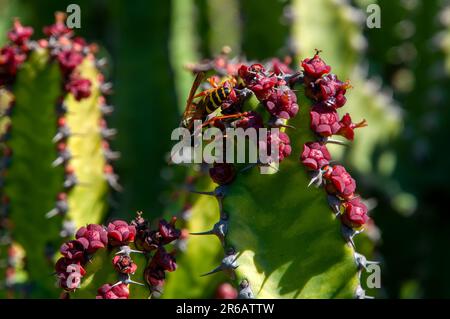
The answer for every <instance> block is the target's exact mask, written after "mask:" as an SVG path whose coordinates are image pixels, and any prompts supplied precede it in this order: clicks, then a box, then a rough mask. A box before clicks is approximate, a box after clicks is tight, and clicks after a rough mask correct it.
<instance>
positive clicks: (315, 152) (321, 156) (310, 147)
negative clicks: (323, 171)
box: [301, 142, 331, 170]
mask: <svg viewBox="0 0 450 319" xmlns="http://www.w3.org/2000/svg"><path fill="white" fill-rule="evenodd" d="M330 160H331V155H330V153H329V152H328V149H327V147H326V146H325V145H322V144H320V143H317V142H309V143H306V144H304V145H303V152H302V155H301V161H302V163H303V165H305V166H306V167H309V168H311V169H313V170H317V169H320V168H322V167H323V166H325V165H328V164H329V161H330Z"/></svg>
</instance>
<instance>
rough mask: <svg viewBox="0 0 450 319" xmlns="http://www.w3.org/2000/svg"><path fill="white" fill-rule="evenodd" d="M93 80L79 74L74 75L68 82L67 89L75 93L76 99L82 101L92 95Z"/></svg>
mask: <svg viewBox="0 0 450 319" xmlns="http://www.w3.org/2000/svg"><path fill="white" fill-rule="evenodd" d="M91 86H92V82H91V81H90V80H89V79H84V78H81V77H78V76H74V77H72V78H71V79H70V80H69V82H68V83H67V84H66V87H65V88H66V91H67V92H70V93H72V94H73V96H74V97H75V100H77V101H81V100H82V99H85V98H88V97H89V96H90V95H91Z"/></svg>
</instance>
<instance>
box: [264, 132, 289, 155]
mask: <svg viewBox="0 0 450 319" xmlns="http://www.w3.org/2000/svg"><path fill="white" fill-rule="evenodd" d="M272 143H275V147H277V146H278V154H277V155H278V161H279V162H281V161H283V160H284V159H285V158H286V157H288V156H289V155H291V152H292V148H291V141H290V140H289V136H288V135H287V134H286V133H284V132H278V137H276V134H275V133H273V132H272V131H268V132H267V143H264V142H263V141H261V142H260V143H259V147H260V148H261V150H262V151H265V152H266V154H267V155H268V156H269V157H270V158H271V160H272V161H275V158H274V157H275V156H276V155H275V154H272Z"/></svg>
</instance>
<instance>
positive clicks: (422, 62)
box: [0, 0, 450, 298]
mask: <svg viewBox="0 0 450 319" xmlns="http://www.w3.org/2000/svg"><path fill="white" fill-rule="evenodd" d="M71 3H76V4H79V5H80V7H81V13H82V18H81V24H82V26H81V29H79V30H77V34H79V35H82V36H84V37H86V38H87V39H88V40H89V41H95V42H97V43H98V44H99V45H100V46H101V48H102V50H101V54H102V55H105V56H107V57H108V59H109V61H110V64H109V67H108V73H109V74H108V76H109V79H110V80H111V81H112V82H113V83H114V87H115V94H114V95H113V102H114V103H113V104H114V105H115V106H116V112H115V114H114V116H113V118H112V119H110V121H109V123H110V125H111V126H112V127H117V128H118V129H119V132H120V133H119V135H118V137H117V138H116V140H115V141H114V142H113V147H114V148H115V149H117V150H119V151H120V152H121V153H122V158H121V160H120V161H119V162H118V163H117V166H116V167H117V172H118V173H119V174H120V176H121V181H122V184H123V185H124V187H125V192H123V193H122V194H118V195H115V197H116V198H115V199H114V200H115V202H116V205H114V207H113V211H112V214H113V215H115V216H121V217H130V216H132V215H134V213H135V211H136V210H143V211H145V212H146V214H147V216H155V217H156V216H161V215H163V214H164V212H165V209H166V208H165V207H168V204H169V202H170V192H171V190H173V186H174V185H177V183H179V181H181V180H182V175H183V169H181V170H179V169H177V170H174V169H169V168H168V167H167V165H166V164H165V156H166V154H167V152H168V151H169V150H170V147H171V145H172V142H171V141H170V132H171V131H172V129H173V128H174V127H176V126H177V124H178V121H179V116H180V112H181V110H182V108H183V106H184V100H185V98H186V95H187V92H188V91H189V88H190V84H191V75H190V74H189V73H188V72H186V71H185V70H184V69H183V65H184V64H186V63H188V62H195V61H198V60H200V59H202V58H208V57H211V56H213V55H214V54H217V53H218V52H219V51H220V49H221V48H222V46H224V45H229V46H230V47H231V48H232V49H233V54H234V55H241V56H245V57H246V58H247V59H249V60H253V59H255V60H256V59H267V58H270V57H272V56H278V57H280V58H282V57H284V56H285V55H294V56H296V57H297V58H302V57H305V56H310V55H312V54H313V50H314V48H318V49H322V50H323V53H322V56H323V57H324V59H325V60H326V61H327V62H329V64H331V65H332V67H333V71H334V72H335V73H337V74H338V75H339V77H341V78H344V79H345V78H348V79H350V80H351V82H352V84H353V86H354V88H353V89H352V90H351V91H350V92H349V94H348V100H349V102H348V106H346V108H348V109H347V111H349V112H350V113H352V116H353V115H354V114H355V118H357V117H366V118H367V120H368V122H369V127H368V128H366V129H364V130H361V133H360V134H358V135H357V138H356V139H357V140H356V141H355V145H354V146H353V147H351V148H349V149H348V150H346V151H345V152H343V153H341V154H339V155H340V156H341V158H343V159H345V160H346V163H348V164H349V166H350V167H351V168H352V169H351V171H352V173H353V174H354V175H356V178H357V180H358V181H359V185H360V186H359V187H360V193H361V194H363V196H364V197H366V198H369V199H370V202H371V203H372V204H373V205H372V206H373V210H372V213H371V214H372V217H373V219H374V221H375V223H376V225H377V227H371V228H370V229H369V231H370V233H369V236H370V237H372V238H374V239H376V238H378V237H379V234H381V239H379V240H378V241H377V247H376V251H375V252H374V254H375V256H376V258H377V259H379V260H381V261H382V275H383V279H382V288H381V289H380V290H379V291H377V292H376V293H377V296H378V297H384V298H436V297H437V298H449V297H450V274H449V273H447V272H446V270H445V269H446V268H445V267H446V265H447V264H448V263H449V262H450V253H448V247H449V246H450V209H449V208H448V202H447V199H449V198H450V186H449V185H450V183H449V182H448V179H449V178H450V174H449V173H450V172H449V171H450V170H449V168H448V166H449V165H448V155H449V153H450V152H449V150H447V148H446V147H448V146H449V142H448V140H447V139H448V135H447V134H448V133H450V128H449V127H450V125H449V124H450V123H449V121H450V113H449V108H448V107H447V104H448V102H447V101H448V99H449V97H450V96H449V95H450V1H442V0H429V1H420V0H398V1H389V0H383V1H373V0H367V1H366V0H359V1H356V0H355V1H344V0H284V1H280V0H241V1H238V0H227V1H223V0H222V1H221V0H171V1H168V0H166V1H150V0H134V1H119V0H116V1H112V0H110V1H106V0H96V1H93V0H86V1H74V0H71V1H66V0H60V1H55V0H38V1H36V0H0V43H3V42H4V41H5V30H7V29H8V28H9V26H10V24H11V21H12V18H13V17H16V16H18V17H20V18H21V19H22V21H23V23H24V24H27V25H31V26H33V27H34V28H35V30H36V33H37V34H39V35H40V34H41V31H40V30H41V29H42V27H43V26H44V25H48V24H50V23H51V22H52V21H53V13H54V12H55V11H65V10H66V7H67V5H68V4H71ZM370 4H378V5H379V8H380V9H381V11H380V13H381V28H379V29H378V28H373V29H370V28H368V27H367V26H366V19H367V17H368V16H369V15H370V12H367V8H368V6H369V5H370ZM358 133H359V132H358Z"/></svg>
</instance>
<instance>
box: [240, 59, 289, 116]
mask: <svg viewBox="0 0 450 319" xmlns="http://www.w3.org/2000/svg"><path fill="white" fill-rule="evenodd" d="M279 71H280V72H281V70H279ZM238 74H239V76H240V77H241V78H242V79H243V81H244V83H245V85H246V87H247V88H248V89H250V90H251V91H252V92H253V93H254V94H255V96H256V97H257V98H258V99H259V100H260V101H261V102H262V103H263V104H264V106H265V107H266V109H267V111H268V112H269V113H270V114H271V115H272V116H275V117H277V118H282V119H286V120H288V119H290V118H292V117H294V116H295V115H296V114H297V112H298V104H297V97H296V95H295V93H294V92H293V91H292V90H291V89H290V88H289V87H288V86H287V83H286V82H285V81H284V80H282V79H280V78H279V77H278V76H277V75H276V73H274V72H272V73H268V72H266V70H265V68H264V66H262V65H261V64H253V65H251V66H250V67H248V66H246V65H244V64H243V65H241V67H240V68H239V71H238Z"/></svg>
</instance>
